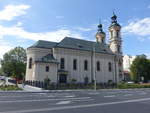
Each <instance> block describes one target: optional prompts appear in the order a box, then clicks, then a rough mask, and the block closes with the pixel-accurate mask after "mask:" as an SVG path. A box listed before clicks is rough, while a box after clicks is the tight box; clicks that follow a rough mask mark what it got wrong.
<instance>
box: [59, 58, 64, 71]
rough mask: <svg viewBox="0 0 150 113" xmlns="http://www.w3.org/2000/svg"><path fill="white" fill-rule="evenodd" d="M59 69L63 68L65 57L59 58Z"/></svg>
mask: <svg viewBox="0 0 150 113" xmlns="http://www.w3.org/2000/svg"><path fill="white" fill-rule="evenodd" d="M60 69H65V59H64V58H61V59H60Z"/></svg>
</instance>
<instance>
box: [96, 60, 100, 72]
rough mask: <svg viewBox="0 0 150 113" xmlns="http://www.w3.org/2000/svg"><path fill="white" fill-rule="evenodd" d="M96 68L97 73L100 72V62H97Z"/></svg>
mask: <svg viewBox="0 0 150 113" xmlns="http://www.w3.org/2000/svg"><path fill="white" fill-rule="evenodd" d="M96 67H97V71H100V62H99V61H97V63H96Z"/></svg>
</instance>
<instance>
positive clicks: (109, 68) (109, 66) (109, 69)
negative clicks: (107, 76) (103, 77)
mask: <svg viewBox="0 0 150 113" xmlns="http://www.w3.org/2000/svg"><path fill="white" fill-rule="evenodd" d="M108 71H109V72H111V71H112V66H111V62H109V63H108Z"/></svg>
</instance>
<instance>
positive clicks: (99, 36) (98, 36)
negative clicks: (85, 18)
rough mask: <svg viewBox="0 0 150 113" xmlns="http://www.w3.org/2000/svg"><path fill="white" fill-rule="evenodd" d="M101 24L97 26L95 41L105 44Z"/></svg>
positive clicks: (104, 35)
mask: <svg viewBox="0 0 150 113" xmlns="http://www.w3.org/2000/svg"><path fill="white" fill-rule="evenodd" d="M102 27H103V26H102V24H99V25H98V31H97V33H96V41H97V42H99V43H105V37H106V34H105V32H103V28H102Z"/></svg>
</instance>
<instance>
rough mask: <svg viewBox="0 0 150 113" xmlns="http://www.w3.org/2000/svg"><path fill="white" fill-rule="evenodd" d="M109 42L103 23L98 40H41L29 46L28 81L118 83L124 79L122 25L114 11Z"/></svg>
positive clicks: (99, 28)
mask: <svg viewBox="0 0 150 113" xmlns="http://www.w3.org/2000/svg"><path fill="white" fill-rule="evenodd" d="M108 29H109V34H110V36H109V43H108V44H107V43H106V34H105V32H104V31H103V28H102V24H99V25H98V31H97V33H96V36H95V38H96V41H95V42H94V41H87V40H83V39H77V38H72V37H65V38H64V39H63V40H61V41H60V42H50V41H44V40H39V41H37V42H36V43H35V44H33V45H32V46H30V47H29V48H27V67H26V77H25V79H26V81H27V80H35V81H43V80H44V79H45V78H49V79H50V80H51V82H52V83H71V82H72V81H76V82H77V83H92V82H93V81H94V80H96V82H97V83H107V82H108V81H112V82H114V83H118V82H119V81H122V80H123V79H124V77H123V66H122V62H123V60H122V40H121V33H120V32H121V26H120V25H119V23H118V22H117V16H116V15H115V14H113V16H112V17H111V24H110V26H109V28H108Z"/></svg>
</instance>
